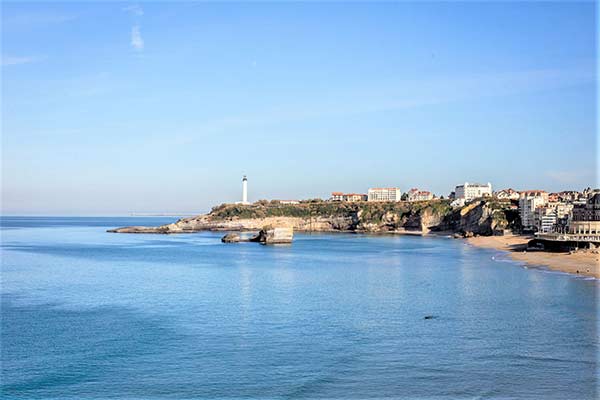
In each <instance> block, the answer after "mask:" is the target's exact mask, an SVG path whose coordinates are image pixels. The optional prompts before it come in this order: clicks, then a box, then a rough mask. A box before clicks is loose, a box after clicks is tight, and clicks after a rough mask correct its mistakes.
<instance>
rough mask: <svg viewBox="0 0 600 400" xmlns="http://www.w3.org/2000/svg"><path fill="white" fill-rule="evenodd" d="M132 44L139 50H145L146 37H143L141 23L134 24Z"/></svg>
mask: <svg viewBox="0 0 600 400" xmlns="http://www.w3.org/2000/svg"><path fill="white" fill-rule="evenodd" d="M131 45H132V46H133V48H134V49H136V50H138V51H141V50H144V39H143V38H142V34H141V32H140V26H139V25H134V26H133V28H131Z"/></svg>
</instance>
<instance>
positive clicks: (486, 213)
mask: <svg viewBox="0 0 600 400" xmlns="http://www.w3.org/2000/svg"><path fill="white" fill-rule="evenodd" d="M516 224H518V216H517V213H516V211H515V210H514V206H513V205H512V204H511V203H510V201H499V200H497V199H481V200H476V201H474V202H471V203H470V204H468V205H465V206H463V207H452V206H451V205H450V201H448V200H430V201H420V202H366V201H362V202H331V201H319V200H307V201H302V202H300V203H298V204H282V203H280V202H278V201H266V200H262V201H258V202H256V203H254V204H249V205H243V204H222V205H219V206H217V207H214V208H213V209H212V210H211V211H210V212H209V213H207V214H202V215H198V216H194V217H189V218H182V219H180V220H178V221H177V222H174V223H171V224H167V225H162V226H158V227H143V226H130V227H123V228H117V229H112V230H110V231H109V232H116V233H163V234H169V233H190V232H199V231H207V230H209V231H256V230H260V229H262V228H263V227H264V226H285V227H291V228H293V229H294V230H295V231H301V232H333V231H341V232H372V233H386V232H387V233H412V234H427V233H431V232H447V233H455V234H460V235H464V236H472V235H484V236H489V235H493V234H497V233H502V232H503V231H504V230H506V229H509V228H512V227H514V226H515V225H516Z"/></svg>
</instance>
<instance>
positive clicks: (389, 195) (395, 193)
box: [367, 188, 402, 201]
mask: <svg viewBox="0 0 600 400" xmlns="http://www.w3.org/2000/svg"><path fill="white" fill-rule="evenodd" d="M401 199H402V192H401V191H400V189H398V188H372V189H369V192H368V194H367V200H368V201H400V200H401Z"/></svg>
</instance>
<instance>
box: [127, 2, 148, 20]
mask: <svg viewBox="0 0 600 400" xmlns="http://www.w3.org/2000/svg"><path fill="white" fill-rule="evenodd" d="M123 11H125V12H129V13H131V14H133V15H135V16H138V17H141V16H142V15H144V10H143V9H142V7H140V6H139V5H137V4H134V5H130V6H127V7H123Z"/></svg>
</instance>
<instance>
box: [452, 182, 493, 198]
mask: <svg viewBox="0 0 600 400" xmlns="http://www.w3.org/2000/svg"><path fill="white" fill-rule="evenodd" d="M491 195H492V184H491V183H489V182H488V183H487V185H482V184H480V183H469V182H465V183H464V184H462V185H459V186H457V187H456V188H455V189H454V196H455V198H456V199H463V200H464V201H471V200H473V199H478V198H480V197H489V196H491Z"/></svg>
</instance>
